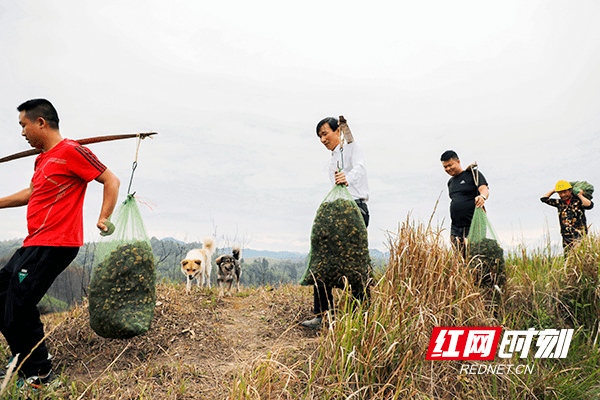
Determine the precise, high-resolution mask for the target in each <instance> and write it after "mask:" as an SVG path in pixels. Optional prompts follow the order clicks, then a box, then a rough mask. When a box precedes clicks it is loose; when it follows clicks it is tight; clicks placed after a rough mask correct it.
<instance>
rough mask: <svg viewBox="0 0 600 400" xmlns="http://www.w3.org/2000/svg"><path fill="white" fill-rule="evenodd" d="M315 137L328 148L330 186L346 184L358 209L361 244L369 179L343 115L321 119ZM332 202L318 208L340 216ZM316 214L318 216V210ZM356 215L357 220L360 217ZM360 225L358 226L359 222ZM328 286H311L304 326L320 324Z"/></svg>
mask: <svg viewBox="0 0 600 400" xmlns="http://www.w3.org/2000/svg"><path fill="white" fill-rule="evenodd" d="M342 130H344V136H345V140H344V139H343V138H342ZM317 136H318V137H319V139H320V140H321V143H323V145H324V146H325V147H326V148H327V150H329V151H331V160H330V162H329V178H330V181H331V184H332V185H334V187H335V185H344V186H346V187H347V189H348V192H349V193H350V195H351V197H352V199H353V200H354V202H355V203H356V205H357V206H358V208H359V210H360V215H361V216H362V219H363V221H364V227H363V230H364V235H365V237H364V238H362V239H364V240H362V241H361V240H360V239H358V238H356V241H357V243H358V242H359V241H360V242H361V243H363V242H364V241H368V240H367V239H366V230H365V228H366V227H367V226H368V225H369V218H370V214H369V208H368V207H367V201H368V200H369V181H368V179H367V170H366V168H365V161H364V158H363V154H362V151H361V149H360V147H359V146H358V145H357V144H356V142H354V140H353V139H352V135H351V133H350V132H349V129H348V128H347V124H346V121H345V120H344V119H343V117H340V120H339V121H338V119H337V118H333V117H328V118H324V119H323V120H321V121H320V122H319V123H318V124H317ZM335 203H336V202H332V203H331V207H325V208H324V207H321V208H320V209H319V210H320V211H324V214H329V216H338V215H341V212H339V210H336V209H335V207H336V206H337V204H335ZM317 215H318V217H319V212H318V214H317ZM318 217H317V218H318ZM358 218H359V219H360V217H358ZM351 224H352V222H350V223H349V224H344V225H345V227H344V229H345V228H346V227H347V226H346V225H351ZM360 224H361V225H362V222H361V223H360ZM314 229H315V226H314V225H313V239H314V237H315V231H314ZM357 237H358V236H357ZM366 244H368V243H366ZM335 250H337V249H335ZM313 251H314V248H312V249H311V253H312V252H313ZM360 251H363V252H364V251H366V255H365V256H366V258H368V248H367V249H361V250H360ZM360 257H362V258H364V257H363V255H359V256H358V257H357V258H360ZM313 261H314V260H313ZM362 278H364V279H361V280H363V281H366V280H367V278H365V277H362ZM338 285H339V283H338ZM357 286H358V285H357ZM332 287H333V283H332V282H325V281H322V280H319V279H316V281H315V282H314V286H313V288H314V293H313V297H314V309H313V311H314V314H315V318H313V319H311V320H308V321H304V322H302V323H301V325H302V326H305V327H308V328H320V327H321V326H322V321H323V314H324V313H325V312H326V311H328V310H329V309H330V308H332V307H333V295H332ZM363 289H364V288H359V289H356V288H353V293H354V292H356V293H354V294H355V296H360V295H359V294H358V292H359V291H360V292H361V293H362V292H364V290H363Z"/></svg>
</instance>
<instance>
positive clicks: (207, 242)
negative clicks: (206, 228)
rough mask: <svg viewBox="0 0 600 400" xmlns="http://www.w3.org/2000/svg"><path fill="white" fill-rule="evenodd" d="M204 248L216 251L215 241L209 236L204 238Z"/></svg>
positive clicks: (210, 251)
mask: <svg viewBox="0 0 600 400" xmlns="http://www.w3.org/2000/svg"><path fill="white" fill-rule="evenodd" d="M202 248H203V249H204V250H206V251H208V252H209V253H210V254H212V253H214V252H215V241H214V240H213V238H211V237H207V238H206V239H204V243H203V244H202Z"/></svg>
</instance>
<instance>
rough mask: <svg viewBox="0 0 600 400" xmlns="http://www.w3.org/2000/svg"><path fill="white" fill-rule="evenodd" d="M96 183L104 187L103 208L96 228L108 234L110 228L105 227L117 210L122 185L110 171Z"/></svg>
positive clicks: (104, 173)
mask: <svg viewBox="0 0 600 400" xmlns="http://www.w3.org/2000/svg"><path fill="white" fill-rule="evenodd" d="M96 181H98V182H100V183H101V184H103V185H104V194H103V197H102V208H101V209H100V217H99V218H98V223H97V224H96V226H97V227H98V229H100V230H101V231H105V232H106V231H108V227H107V226H106V225H104V222H106V220H107V219H108V217H110V216H111V214H112V212H113V211H114V209H115V205H116V204H117V199H118V197H119V186H120V185H121V181H119V178H117V176H116V175H115V174H113V173H112V172H111V171H110V170H109V169H107V170H106V171H104V172H103V173H101V174H100V176H99V177H97V178H96Z"/></svg>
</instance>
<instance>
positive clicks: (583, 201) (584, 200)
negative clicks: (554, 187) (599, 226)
mask: <svg viewBox="0 0 600 400" xmlns="http://www.w3.org/2000/svg"><path fill="white" fill-rule="evenodd" d="M577 197H579V200H581V204H583V206H584V207H585V208H587V209H591V208H592V207H590V206H591V205H592V202H591V201H590V200H588V199H587V198H586V197H585V196H584V195H583V190H580V191H579V192H577Z"/></svg>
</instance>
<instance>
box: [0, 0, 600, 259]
mask: <svg viewBox="0 0 600 400" xmlns="http://www.w3.org/2000/svg"><path fill="white" fill-rule="evenodd" d="M599 20H600V3H598V2H597V1H592V0H589V1H583V0H582V1H577V2H566V1H523V0H519V1H502V2H484V1H479V0H473V1H447V0H440V1H413V2H407V1H369V2H366V1H365V2H357V1H335V2H331V1H303V2H294V3H292V2H284V1H260V0H258V1H252V2H247V1H219V2H216V1H214V2H213V1H211V2H209V1H196V2H193V1H180V0H171V1H168V2H167V1H163V2H161V1H149V0H144V1H141V0H139V1H127V0H119V1H112V0H108V1H103V2H98V1H81V0H77V1H75V0H73V1H58V0H18V1H17V0H4V1H3V2H2V3H1V4H0V94H1V95H0V134H1V135H2V140H1V143H2V144H1V146H0V156H5V155H9V154H13V153H16V152H19V151H22V150H27V149H28V148H29V147H28V144H27V142H25V140H24V139H23V138H22V137H21V136H20V127H19V125H18V113H17V111H16V107H17V106H18V105H19V104H20V103H21V102H23V101H25V100H28V99H30V98H38V97H44V98H47V99H49V100H50V101H51V102H53V104H54V105H55V107H56V108H57V109H58V112H59V116H60V118H61V123H60V130H61V133H62V135H63V136H64V137H68V138H72V139H79V138H85V137H91V136H98V135H106V134H117V133H130V132H132V133H135V132H145V131H151V130H153V131H157V132H159V133H158V135H157V136H156V137H155V138H154V139H153V140H150V139H147V140H144V141H143V142H142V144H141V148H140V152H139V158H138V168H137V170H136V173H135V177H134V180H133V185H132V191H136V195H137V196H139V197H140V198H141V200H142V201H143V202H144V203H145V204H141V205H140V207H141V210H142V214H143V216H144V220H145V223H146V226H147V229H148V231H149V234H150V235H152V236H157V237H159V238H163V237H169V236H171V237H175V238H177V239H181V240H187V241H192V240H202V238H204V237H205V236H211V235H213V234H215V233H216V234H217V236H218V237H220V238H228V239H229V240H233V239H234V238H238V239H242V240H244V242H245V243H246V246H247V247H250V248H254V249H264V250H273V251H278V250H287V251H300V252H307V251H308V250H309V243H310V229H311V226H312V221H313V219H314V216H315V212H316V210H317V208H318V206H319V204H320V202H321V200H322V199H323V198H324V197H325V195H326V194H327V193H328V191H329V190H330V183H329V179H328V177H327V165H328V161H329V157H330V152H329V151H328V150H327V149H326V148H325V147H324V146H323V145H322V144H321V143H320V142H319V140H318V138H317V136H316V133H315V126H316V123H317V122H318V121H319V120H321V119H322V118H324V117H326V116H336V117H337V116H339V115H344V116H345V117H346V118H347V119H348V121H349V125H350V128H351V129H352V132H353V133H354V137H355V140H356V142H357V143H359V144H360V146H361V147H362V149H363V152H364V155H365V159H366V163H367V170H368V175H369V183H370V187H371V197H370V200H369V203H368V205H369V208H370V210H371V225H370V227H369V238H370V247H372V248H378V249H380V250H385V249H386V245H387V243H388V240H387V236H386V232H395V231H396V230H397V228H398V226H399V224H400V223H401V222H403V221H406V219H407V216H409V215H410V218H411V219H412V220H415V221H422V222H424V223H426V222H427V221H428V220H429V218H430V217H431V214H432V213H433V211H434V209H435V205H436V201H437V200H438V198H440V202H439V205H438V207H437V210H436V212H435V215H434V217H433V221H434V223H435V224H436V225H439V226H440V227H442V228H445V229H449V212H448V205H449V199H448V194H447V186H446V183H447V180H448V178H449V177H448V175H446V174H445V172H444V171H443V169H442V167H441V163H440V161H439V157H440V154H441V153H442V152H443V151H445V150H447V149H454V150H455V151H457V152H458V154H459V156H460V158H461V161H462V164H463V166H466V165H468V164H470V163H472V162H474V161H477V162H478V163H479V166H480V170H481V172H482V173H483V174H484V175H485V176H486V178H487V180H488V182H489V184H490V199H489V201H488V203H487V209H488V216H489V217H490V220H491V221H492V224H493V225H494V227H495V229H496V231H497V233H498V235H499V236H500V239H501V241H502V242H503V243H504V245H505V246H506V247H510V246H514V245H515V244H516V243H518V242H524V243H525V244H527V245H528V246H530V247H531V248H534V247H537V246H540V245H542V243H543V241H544V239H543V238H544V234H545V232H547V231H549V232H550V235H551V238H552V240H553V242H554V243H555V244H558V243H559V240H560V234H559V228H558V218H557V215H556V210H555V209H554V208H551V207H549V206H547V205H544V204H542V203H541V202H540V201H539V198H540V196H541V195H543V194H544V193H546V192H547V191H549V190H551V189H552V188H553V186H554V184H555V183H556V181H558V180H559V179H566V180H587V181H589V182H591V183H592V184H594V183H595V184H597V185H600V177H599V175H600V172H599V168H598V161H597V160H598V156H599V155H600V148H599V145H598V142H599V140H598V135H599V133H600V112H599V106H600V100H599V99H600V73H598V71H600V24H598V21H599ZM135 145H136V143H135V140H132V139H129V140H123V141H117V142H111V143H102V144H94V145H91V146H90V149H91V150H92V151H93V152H95V153H96V155H97V156H98V157H99V158H100V159H101V160H102V161H103V162H104V163H105V164H106V165H107V166H108V167H109V168H110V169H111V170H113V171H114V172H115V173H116V174H117V175H118V176H119V177H120V178H121V182H122V184H121V199H124V198H125V195H126V192H127V186H128V183H129V177H130V174H131V166H132V163H133V160H134V157H135ZM33 161H34V158H33V157H29V158H25V159H21V160H18V161H12V162H9V163H4V164H0V174H1V176H2V177H3V179H2V182H3V184H2V185H1V186H0V196H4V195H8V194H11V193H14V192H15V191H18V190H21V189H23V188H25V187H26V186H28V185H29V180H30V178H31V175H32V170H33ZM440 195H441V197H440ZM100 197H101V185H99V184H97V183H95V182H92V183H91V184H90V185H89V190H88V195H87V198H86V205H85V210H84V213H85V227H86V240H96V238H97V237H98V236H97V233H96V232H95V231H94V229H95V222H96V220H97V216H98V213H99V209H100ZM587 216H588V222H589V223H591V224H592V229H594V230H597V229H596V225H597V223H598V221H600V208H597V209H594V210H591V211H589V212H588V213H587ZM215 231H216V232H215ZM448 234H449V233H448V232H447V231H446V232H445V233H444V235H445V236H448ZM25 235H26V223H25V209H24V208H20V209H9V210H0V240H6V239H11V238H17V237H24V236H25ZM224 241H225V240H222V242H221V243H219V244H220V245H225V244H226V243H224Z"/></svg>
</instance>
